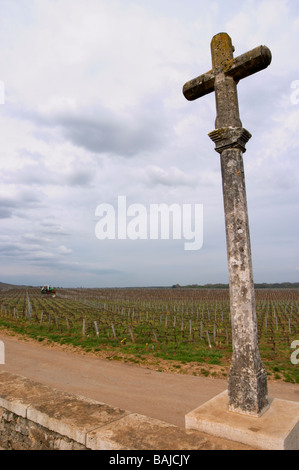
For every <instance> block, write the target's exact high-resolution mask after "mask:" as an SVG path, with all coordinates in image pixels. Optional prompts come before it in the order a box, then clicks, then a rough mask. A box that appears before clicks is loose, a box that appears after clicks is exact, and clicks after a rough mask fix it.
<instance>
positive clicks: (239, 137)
mask: <svg viewBox="0 0 299 470" xmlns="http://www.w3.org/2000/svg"><path fill="white" fill-rule="evenodd" d="M209 137H210V139H211V140H212V141H213V142H214V143H215V145H216V146H215V150H216V152H218V153H221V152H222V151H223V150H226V149H229V148H238V149H240V150H241V151H242V152H243V153H244V152H246V148H245V145H246V143H247V142H248V140H249V139H250V138H251V134H250V132H248V131H247V130H246V129H244V128H243V127H221V128H219V129H215V130H214V131H212V132H210V133H209Z"/></svg>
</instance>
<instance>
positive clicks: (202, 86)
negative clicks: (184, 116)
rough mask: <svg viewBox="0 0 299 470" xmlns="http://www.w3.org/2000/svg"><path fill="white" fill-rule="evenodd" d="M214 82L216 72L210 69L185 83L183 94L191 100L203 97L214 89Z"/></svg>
mask: <svg viewBox="0 0 299 470" xmlns="http://www.w3.org/2000/svg"><path fill="white" fill-rule="evenodd" d="M214 82H215V73H214V71H213V70H210V71H209V72H207V73H204V74H203V75H200V76H199V77H197V78H194V79H193V80H190V81H189V82H187V83H185V85H184V86H183V94H184V96H185V98H186V99H187V100H189V101H193V100H196V99H197V98H201V97H202V96H204V95H207V94H208V93H211V92H212V91H214Z"/></svg>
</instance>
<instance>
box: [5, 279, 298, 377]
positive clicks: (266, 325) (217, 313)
mask: <svg viewBox="0 0 299 470" xmlns="http://www.w3.org/2000/svg"><path fill="white" fill-rule="evenodd" d="M298 300H299V289H257V290H256V303H257V321H258V337H259V348H260V354H261V357H262V361H263V365H264V367H265V369H266V371H267V373H268V376H269V377H270V378H271V379H280V380H285V381H288V382H293V383H299V365H296V364H292V362H291V360H290V357H291V353H292V349H291V343H292V342H293V341H294V340H298V339H299V303H298ZM0 306H1V309H0V328H1V327H2V328H6V329H10V330H13V331H15V332H17V333H19V334H23V335H27V336H30V337H31V338H34V339H35V340H37V341H51V342H57V343H60V344H65V345H72V346H76V347H80V348H83V349H84V351H93V352H95V353H96V352H97V351H109V357H110V358H112V359H118V358H119V354H122V356H124V355H125V356H127V358H128V360H130V361H133V362H136V363H138V362H139V363H142V361H145V360H146V359H147V358H149V357H155V358H157V359H159V358H160V359H163V360H168V361H170V362H172V363H173V365H174V367H177V368H180V365H179V364H191V363H197V364H199V365H204V366H205V368H202V369H200V368H199V371H200V370H202V371H204V372H205V373H206V375H207V374H208V372H207V370H208V368H207V366H212V365H218V366H220V367H221V366H222V367H223V369H222V370H223V375H225V374H226V372H225V371H227V367H228V366H229V364H230V361H231V354H232V345H231V326H230V308H229V293H228V290H225V289H194V288H189V289H188V288H148V289H146V288H136V289H133V288H132V289H83V288H82V289H80V288H76V289H62V288H61V289H59V288H58V289H56V297H55V298H52V297H51V296H44V295H41V292H40V289H39V288H33V287H28V288H1V289H0ZM0 331H1V330H0ZM111 351H112V354H111Z"/></svg>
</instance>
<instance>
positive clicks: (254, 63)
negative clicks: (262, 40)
mask: <svg viewBox="0 0 299 470" xmlns="http://www.w3.org/2000/svg"><path fill="white" fill-rule="evenodd" d="M271 60H272V55H271V51H270V49H268V47H266V46H258V47H256V48H255V49H252V50H251V51H249V52H245V54H242V55H240V56H238V57H235V58H233V59H231V60H228V61H227V62H226V63H225V65H224V67H223V69H221V70H218V68H217V69H216V70H214V69H212V70H209V71H208V72H207V73H204V74H203V75H200V76H199V77H197V78H194V79H193V80H190V81H189V82H187V83H185V85H184V87H183V94H184V96H185V98H186V99H187V100H189V101H194V100H196V99H197V98H201V97H202V96H204V95H207V94H208V93H211V92H212V91H214V86H215V78H216V75H218V74H219V73H224V74H225V75H228V76H231V77H233V79H234V81H235V82H236V83H238V82H239V80H241V79H242V78H246V77H248V76H249V75H253V74H254V73H256V72H259V71H260V70H263V69H265V68H266V67H268V65H269V64H270V63H271Z"/></svg>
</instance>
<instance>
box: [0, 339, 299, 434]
mask: <svg viewBox="0 0 299 470" xmlns="http://www.w3.org/2000/svg"><path fill="white" fill-rule="evenodd" d="M0 340H1V341H3V343H4V346H5V364H3V365H0V370H5V371H7V372H11V373H14V374H18V375H22V376H25V377H28V378H30V379H33V380H36V381H38V382H40V383H42V384H45V385H49V386H52V387H55V388H57V389H60V390H64V391H66V392H71V393H75V394H77V395H83V396H85V397H89V398H93V399H95V400H98V401H101V402H104V403H107V404H109V405H112V406H116V407H119V408H123V409H125V410H128V411H132V412H136V413H140V414H143V415H146V416H150V417H153V418H157V419H160V420H163V421H166V422H168V423H171V424H175V425H177V426H180V427H184V417H185V414H186V413H187V412H189V411H191V410H193V409H194V408H196V407H197V406H199V405H201V404H202V403H204V402H206V401H207V400H209V399H210V398H212V397H214V396H215V395H217V394H218V393H220V392H222V391H223V390H225V389H226V388H227V382H226V380H225V379H224V380H221V379H214V378H207V377H195V376H192V375H181V374H173V373H166V372H158V371H155V370H150V369H146V368H142V367H138V366H135V365H130V364H123V363H118V362H115V361H108V360H103V359H99V358H97V357H92V356H89V355H80V354H78V353H76V352H66V351H63V350H61V349H59V348H51V347H50V346H46V345H42V344H39V343H35V342H28V341H25V340H20V339H16V338H14V337H12V336H7V335H6V334H3V333H2V332H0ZM268 386H269V395H270V396H272V397H276V398H282V399H286V400H292V401H297V402H299V385H298V384H296V385H293V384H286V383H273V382H270V383H269V384H268Z"/></svg>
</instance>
